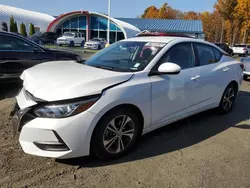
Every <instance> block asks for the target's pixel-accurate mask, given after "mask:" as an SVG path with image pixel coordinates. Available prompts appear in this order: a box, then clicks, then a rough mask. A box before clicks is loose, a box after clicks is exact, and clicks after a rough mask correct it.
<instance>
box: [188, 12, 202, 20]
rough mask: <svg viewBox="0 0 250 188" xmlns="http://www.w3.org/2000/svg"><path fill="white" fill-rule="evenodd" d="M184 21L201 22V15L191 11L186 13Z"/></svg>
mask: <svg viewBox="0 0 250 188" xmlns="http://www.w3.org/2000/svg"><path fill="white" fill-rule="evenodd" d="M184 19H185V20H199V19H200V13H197V12H194V11H189V12H186V13H184Z"/></svg>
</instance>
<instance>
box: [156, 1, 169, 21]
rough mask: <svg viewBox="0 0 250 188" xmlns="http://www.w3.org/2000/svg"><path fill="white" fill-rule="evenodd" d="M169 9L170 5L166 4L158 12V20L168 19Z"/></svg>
mask: <svg viewBox="0 0 250 188" xmlns="http://www.w3.org/2000/svg"><path fill="white" fill-rule="evenodd" d="M167 8H168V4H167V3H164V4H163V5H162V6H161V8H160V9H159V12H158V18H162V19H163V18H166V17H167Z"/></svg>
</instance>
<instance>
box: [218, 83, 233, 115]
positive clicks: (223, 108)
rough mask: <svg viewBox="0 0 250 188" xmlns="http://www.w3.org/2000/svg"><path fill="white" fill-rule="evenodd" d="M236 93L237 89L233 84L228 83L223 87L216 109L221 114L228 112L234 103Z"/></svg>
mask: <svg viewBox="0 0 250 188" xmlns="http://www.w3.org/2000/svg"><path fill="white" fill-rule="evenodd" d="M236 95H237V89H236V87H235V85H234V84H229V85H228V86H227V88H226V89H225V91H224V93H223V95H222V98H221V101H220V105H219V107H218V110H219V112H220V113H222V114H227V113H229V112H230V111H231V110H232V108H233V105H234V102H235V99H236Z"/></svg>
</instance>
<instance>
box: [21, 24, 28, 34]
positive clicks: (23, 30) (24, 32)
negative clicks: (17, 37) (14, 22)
mask: <svg viewBox="0 0 250 188" xmlns="http://www.w3.org/2000/svg"><path fill="white" fill-rule="evenodd" d="M20 34H21V35H23V36H25V37H26V36H27V32H26V26H25V24H24V23H21V24H20Z"/></svg>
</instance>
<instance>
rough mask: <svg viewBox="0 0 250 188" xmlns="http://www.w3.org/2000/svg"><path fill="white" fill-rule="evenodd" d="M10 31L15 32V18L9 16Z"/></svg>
mask: <svg viewBox="0 0 250 188" xmlns="http://www.w3.org/2000/svg"><path fill="white" fill-rule="evenodd" d="M10 32H15V20H14V17H13V16H11V17H10Z"/></svg>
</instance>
